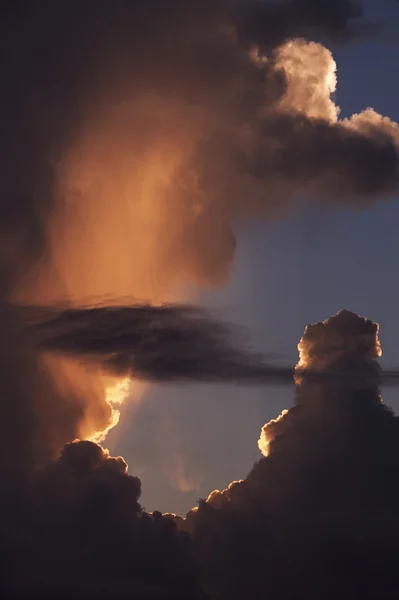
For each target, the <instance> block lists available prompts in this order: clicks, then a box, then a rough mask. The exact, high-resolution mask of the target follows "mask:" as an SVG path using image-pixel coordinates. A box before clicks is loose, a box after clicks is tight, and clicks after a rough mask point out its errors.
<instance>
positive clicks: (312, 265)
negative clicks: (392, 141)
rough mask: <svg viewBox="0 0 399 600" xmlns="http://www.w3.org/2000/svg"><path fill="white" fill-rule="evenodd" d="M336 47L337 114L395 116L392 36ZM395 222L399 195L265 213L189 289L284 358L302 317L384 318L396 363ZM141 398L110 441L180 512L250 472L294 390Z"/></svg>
mask: <svg viewBox="0 0 399 600" xmlns="http://www.w3.org/2000/svg"><path fill="white" fill-rule="evenodd" d="M370 4H371V7H372V8H374V12H377V13H378V11H376V7H375V4H374V6H373V3H370ZM390 9H391V10H392V11H393V13H392V14H394V15H395V14H396V13H397V12H398V10H399V9H397V8H396V7H395V6H393V5H392V6H390ZM333 54H334V58H335V60H336V62H337V76H338V83H337V93H336V101H337V103H338V105H339V106H340V107H341V116H343V117H345V116H349V115H351V114H353V113H356V112H360V111H361V110H363V109H365V108H367V107H368V106H370V107H372V108H374V109H375V110H376V111H378V112H380V113H382V114H385V115H389V117H390V118H391V119H393V120H396V121H397V120H398V119H399V105H398V101H397V98H398V92H399V81H398V77H397V46H396V43H395V42H393V41H390V42H383V41H371V42H370V41H368V42H355V43H354V44H349V45H346V46H345V47H338V48H335V49H334V50H333ZM398 221H399V202H396V201H391V202H381V203H380V204H377V205H375V206H374V207H372V208H367V209H366V210H361V211H358V210H353V209H350V210H347V209H343V210H341V209H339V210H338V209H335V210H333V211H332V210H325V209H323V208H321V207H320V206H317V207H315V206H309V207H307V208H305V209H303V208H302V209H300V210H298V211H297V212H296V213H295V211H293V214H292V215H291V216H290V217H289V218H285V219H280V220H275V221H272V222H267V223H266V222H264V221H250V222H244V223H241V222H240V223H235V226H234V229H235V231H236V234H237V239H238V245H237V255H236V260H235V264H234V268H233V273H232V277H231V280H230V282H229V284H228V285H227V286H226V287H221V288H216V289H211V290H203V289H202V290H201V289H199V290H198V289H194V290H193V291H194V295H195V297H196V300H197V301H198V302H200V303H203V304H204V305H206V306H210V307H217V308H218V309H222V311H223V312H224V314H225V315H226V317H228V318H229V319H231V320H234V321H235V322H238V323H240V324H242V325H243V326H245V327H246V328H247V329H248V331H249V332H250V335H251V339H252V341H253V343H254V345H255V347H256V348H260V349H262V350H263V351H265V352H273V353H276V354H277V355H281V358H280V359H279V360H281V361H282V362H284V363H286V364H290V365H294V364H295V362H296V361H297V357H298V354H297V344H298V341H299V339H300V337H301V335H302V333H303V330H304V327H305V325H306V324H308V323H311V322H315V321H319V320H323V319H325V318H327V317H329V316H330V315H331V314H334V313H335V312H337V311H338V310H340V309H341V308H348V309H350V310H353V311H355V312H358V313H359V314H361V315H365V316H366V317H368V318H370V319H372V320H374V321H376V322H378V323H379V325H380V339H381V343H382V348H383V357H382V361H381V362H382V364H383V365H384V366H386V367H393V366H397V365H399V347H398V344H397V339H398V337H399V319H398V318H397V306H398V300H399V284H398V281H397V275H396V273H397V257H398V253H399V252H398V251H399V239H398V236H397V223H398ZM190 291H191V290H190ZM383 396H384V401H385V402H386V403H387V404H388V405H389V406H391V407H392V408H393V409H394V410H395V411H396V412H397V413H399V398H398V394H397V391H396V390H395V389H392V388H391V389H389V388H385V389H383ZM140 397H141V399H139V400H136V399H134V394H133V399H131V400H130V401H129V402H128V403H126V405H125V406H124V407H123V408H122V417H123V418H122V419H121V423H120V424H119V425H118V427H116V428H115V429H114V430H113V431H111V432H110V434H109V435H108V438H107V441H106V444H105V445H106V446H107V447H108V448H109V450H110V452H111V454H121V455H122V456H124V458H125V459H126V461H127V463H128V464H129V470H130V472H131V473H134V474H136V475H138V476H139V477H140V479H141V480H142V484H143V495H142V502H143V505H144V506H145V507H146V508H147V509H148V510H154V509H159V510H161V511H170V512H176V513H178V514H185V513H186V512H187V511H188V510H189V509H190V508H191V507H192V506H193V505H195V504H196V502H197V500H198V498H199V497H207V495H208V494H209V492H210V491H212V490H213V489H215V488H219V489H220V488H221V487H223V486H224V485H228V484H229V483H230V481H232V480H235V479H241V478H244V477H245V476H246V475H247V473H248V471H249V470H250V468H251V467H252V465H253V463H254V461H256V460H258V458H260V453H259V450H258V447H257V440H258V437H259V432H260V428H261V427H262V426H263V425H264V424H265V423H266V422H268V421H269V420H270V419H272V418H275V417H277V416H278V415H279V414H280V412H281V411H282V410H283V409H284V408H289V407H290V406H291V405H292V402H293V389H292V388H290V387H288V386H287V387H284V386H278V387H276V386H267V387H263V388H262V387H256V388H254V387H244V386H242V387H241V386H230V385H228V386H227V385H223V386H222V385H210V384H209V385H204V384H201V385H188V384H185V385H167V386H165V385H151V386H150V387H149V388H148V389H147V390H146V391H145V392H144V393H143V394H142V396H140Z"/></svg>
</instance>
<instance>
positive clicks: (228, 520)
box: [186, 311, 399, 598]
mask: <svg viewBox="0 0 399 600" xmlns="http://www.w3.org/2000/svg"><path fill="white" fill-rule="evenodd" d="M299 350H300V360H299V362H298V365H297V375H298V379H297V390H296V398H295V404H294V406H293V407H292V408H290V409H289V410H287V411H284V412H283V413H282V415H281V416H280V417H279V418H278V419H277V420H273V421H271V422H270V423H269V424H267V425H265V427H264V428H263V430H262V434H261V439H260V443H259V446H260V449H261V450H262V452H263V453H264V454H265V458H262V459H261V460H260V461H259V462H258V463H257V464H256V465H255V466H254V468H253V469H252V471H251V472H250V473H249V475H248V477H247V478H246V480H244V481H243V482H237V483H235V484H234V485H233V486H231V487H230V488H229V489H228V490H225V491H224V492H219V493H215V492H214V493H213V494H211V496H210V497H209V498H208V500H207V501H206V502H202V503H200V506H199V510H197V511H194V512H193V513H192V514H189V515H188V518H187V521H186V526H187V527H188V528H191V529H192V531H193V532H194V539H196V540H197V543H198V544H199V546H200V548H201V549H202V552H203V554H202V557H203V569H204V574H205V575H204V576H205V578H207V577H208V578H209V579H207V583H208V585H209V589H210V590H213V592H212V593H215V594H216V597H221V598H223V597H226V596H228V597H233V598H235V597H237V598H240V597H242V594H243V593H244V591H245V590H246V592H245V593H246V594H247V597H253V598H256V597H259V595H260V593H261V590H265V586H266V590H267V593H268V594H269V597H271V598H277V597H278V598H292V597H293V596H295V595H297V594H298V593H300V594H301V595H305V596H306V597H308V598H319V597H320V595H323V594H324V595H325V596H326V597H327V598H334V597H337V595H339V594H340V593H341V591H342V590H343V589H345V595H346V596H347V597H350V598H357V597H358V596H359V595H365V596H366V597H370V598H377V597H378V596H379V593H380V590H381V586H383V588H384V594H385V595H386V597H387V598H394V597H395V595H396V594H397V590H398V585H399V581H398V578H397V576H396V575H395V570H394V569H393V568H392V567H393V561H394V556H395V554H396V552H397V550H398V543H399V542H398V536H397V531H398V525H399V520H398V517H399V512H398V510H399V486H398V484H397V478H396V476H395V472H396V469H397V468H398V464H399V442H398V440H399V435H398V434H399V425H398V418H397V417H396V416H394V414H393V413H392V412H391V411H390V410H389V409H388V408H387V407H386V406H385V405H384V404H383V403H382V400H381V397H380V394H379V390H378V387H377V386H376V383H375V380H374V381H373V374H374V373H375V371H376V370H377V371H378V369H379V365H378V363H377V358H378V356H379V355H380V354H381V347H380V344H379V341H378V326H377V325H376V324H375V323H372V322H371V321H369V320H367V319H363V318H361V317H359V316H358V315H355V314H354V313H351V312H348V311H341V312H340V313H338V314H337V315H335V316H333V317H331V318H330V319H328V320H326V321H324V322H323V323H317V324H315V325H310V326H308V327H307V328H306V330H305V333H304V336H303V337H302V339H301V341H300V343H299ZM308 369H311V370H312V371H313V372H314V371H317V372H318V373H319V374H321V373H326V374H329V373H334V374H336V373H337V369H339V370H343V371H346V372H347V373H353V375H354V377H353V378H345V377H344V378H343V379H340V378H338V377H333V378H329V377H326V378H317V377H316V378H315V377H314V376H311V377H308V375H307V374H308V373H309V371H308ZM214 545H215V546H216V545H217V550H213V547H214ZM243 546H245V548H246V552H245V557H244V556H243V554H242V550H241V549H242V547H243ZM221 548H222V549H223V550H220V549H221ZM227 549H228V551H227ZM224 552H225V554H224ZM220 555H222V556H223V560H222V563H221V562H220ZM239 557H240V558H239ZM216 564H218V565H219V569H220V570H219V571H217V573H216V570H215V571H214V570H213V569H214V567H215V565H216ZM237 564H239V565H240V567H239V568H237V567H236V566H235V565H237ZM227 573H229V577H225V575H226V574H227ZM233 573H234V575H233Z"/></svg>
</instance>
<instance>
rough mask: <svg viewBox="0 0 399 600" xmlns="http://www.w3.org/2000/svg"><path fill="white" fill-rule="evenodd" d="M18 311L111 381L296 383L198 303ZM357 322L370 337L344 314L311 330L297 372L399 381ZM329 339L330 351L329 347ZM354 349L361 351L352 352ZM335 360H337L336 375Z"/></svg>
mask: <svg viewBox="0 0 399 600" xmlns="http://www.w3.org/2000/svg"><path fill="white" fill-rule="evenodd" d="M16 310H17V311H18V312H19V315H20V316H19V321H20V322H22V323H24V327H25V329H28V330H29V331H30V333H31V334H32V335H33V343H36V344H37V347H38V348H39V349H40V350H41V351H42V352H45V353H46V352H50V353H54V354H56V355H57V354H59V355H61V356H62V355H65V356H68V357H71V358H73V359H78V360H81V361H84V362H86V363H87V364H88V365H90V364H91V365H94V366H100V367H101V368H102V369H103V370H105V371H109V372H110V373H111V374H112V375H118V376H129V377H133V378H134V379H144V380H147V381H157V382H168V381H169V382H173V381H183V382H184V381H235V382H242V383H256V384H265V383H274V384H276V383H277V384H291V383H292V382H293V377H294V369H293V368H291V367H289V366H284V365H278V364H273V362H272V361H271V359H272V358H273V355H270V354H269V355H262V354H260V353H256V352H254V351H253V350H251V348H250V345H249V343H248V339H247V338H248V336H246V335H244V334H245V332H244V330H243V329H240V328H239V327H237V326H234V325H232V324H231V323H228V322H227V321H223V320H220V319H218V318H217V316H215V315H214V314H212V313H211V312H210V311H207V310H206V309H203V308H200V307H196V306H193V305H179V304H174V305H164V306H148V305H131V306H129V305H127V306H111V307H80V308H73V309H56V308H45V307H42V308H39V307H33V308H29V307H19V308H18V309H16ZM353 319H354V322H353ZM326 323H327V324H328V327H329V329H330V330H332V329H333V328H334V327H335V328H336V330H335V337H334V338H333V336H332V334H330V338H328V339H327V340H325V339H324V337H323V336H322V335H320V332H319V330H322V331H323V329H324V328H325V327H326ZM360 323H361V325H364V329H365V330H366V331H360V332H359V331H357V329H359V321H358V317H357V315H354V314H353V313H351V312H350V311H345V310H343V311H341V312H340V313H338V314H337V315H336V316H334V317H331V319H330V320H329V321H328V322H325V323H318V324H316V325H310V326H308V328H307V329H306V332H305V335H304V337H303V338H302V340H301V342H300V345H299V347H300V349H301V361H300V363H299V365H301V366H297V369H296V377H307V378H312V379H313V380H320V381H326V380H328V381H329V382H331V383H333V382H334V381H335V380H337V381H339V380H342V379H344V380H345V382H346V385H351V382H353V384H354V385H357V382H358V381H359V380H360V381H362V382H363V381H364V380H365V379H366V378H367V379H368V380H370V381H374V382H384V383H391V384H396V383H399V374H398V372H397V371H395V370H391V371H383V370H382V369H381V368H380V367H379V365H378V364H377V363H376V361H375V358H376V357H377V356H379V354H378V352H379V351H380V350H379V342H378V336H377V333H378V328H377V325H376V324H375V323H372V322H371V321H367V320H364V323H363V321H360ZM335 324H336V325H335ZM355 333H356V334H357V335H354V334H355ZM367 336H368V337H367ZM368 338H369V339H368ZM331 340H334V344H335V345H334V346H333V347H330V346H329V345H328V343H330V344H331V343H332V341H331ZM367 343H369V344H370V347H368V346H367ZM322 344H325V346H323V345H322ZM351 344H357V345H356V346H355V347H354V348H352V346H351ZM373 344H374V345H373ZM362 349H364V352H368V353H369V362H366V361H364V360H362V361H361V363H360V364H361V366H362V367H363V366H364V365H365V364H366V365H367V366H368V368H367V370H358V369H357V367H358V364H357V362H359V361H358V357H359V354H360V352H361V350H362ZM332 356H336V357H337V358H336V363H334V367H335V368H334V369H332V367H331V364H332V363H331V361H332ZM274 358H275V357H274ZM350 358H352V359H353V360H352V362H350V360H349V359H350ZM362 358H363V357H362ZM326 363H327V364H328V368H327V367H326Z"/></svg>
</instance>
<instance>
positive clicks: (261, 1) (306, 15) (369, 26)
mask: <svg viewBox="0 0 399 600" xmlns="http://www.w3.org/2000/svg"><path fill="white" fill-rule="evenodd" d="M237 5H238V13H239V16H240V19H242V29H243V30H244V31H245V32H246V35H247V37H248V38H249V39H251V40H256V41H257V42H258V43H259V44H261V45H264V46H266V47H268V46H269V47H270V46H271V45H273V46H275V45H277V44H278V43H281V42H282V41H284V40H286V39H291V38H295V37H309V38H311V39H314V38H315V37H316V38H317V39H320V38H330V39H332V40H338V41H340V42H342V41H348V40H351V39H353V38H354V37H362V36H364V35H371V34H376V33H377V32H378V31H379V27H378V24H377V23H374V22H371V21H370V20H369V19H367V18H366V15H365V10H364V7H363V3H362V2H359V1H357V0H337V1H336V2H329V0H255V1H253V2H239V1H238V2H237Z"/></svg>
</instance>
